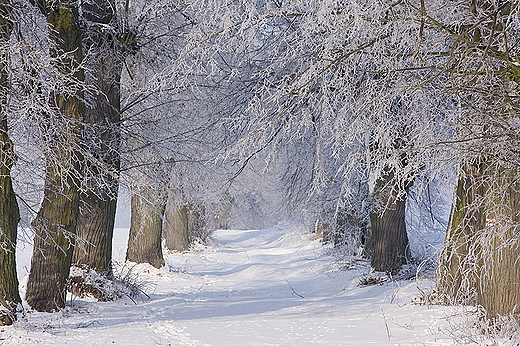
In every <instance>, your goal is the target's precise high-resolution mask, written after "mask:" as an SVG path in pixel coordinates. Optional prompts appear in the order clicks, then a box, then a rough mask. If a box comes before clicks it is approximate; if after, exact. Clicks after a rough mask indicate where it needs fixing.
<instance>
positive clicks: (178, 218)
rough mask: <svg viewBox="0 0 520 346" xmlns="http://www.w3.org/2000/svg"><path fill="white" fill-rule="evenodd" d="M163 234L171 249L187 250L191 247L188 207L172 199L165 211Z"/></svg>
mask: <svg viewBox="0 0 520 346" xmlns="http://www.w3.org/2000/svg"><path fill="white" fill-rule="evenodd" d="M163 235H164V239H165V246H166V248H167V249H168V250H171V251H187V250H188V249H189V247H190V241H189V237H188V208H187V207H186V205H181V206H179V205H177V203H175V201H173V200H172V199H170V200H169V201H168V203H167V204H166V209H165V212H164V225H163Z"/></svg>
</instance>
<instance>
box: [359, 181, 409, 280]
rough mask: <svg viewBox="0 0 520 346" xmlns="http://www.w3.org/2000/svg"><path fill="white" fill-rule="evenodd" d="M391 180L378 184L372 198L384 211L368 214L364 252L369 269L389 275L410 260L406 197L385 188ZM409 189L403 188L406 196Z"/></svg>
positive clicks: (388, 187) (390, 188) (389, 188)
mask: <svg viewBox="0 0 520 346" xmlns="http://www.w3.org/2000/svg"><path fill="white" fill-rule="evenodd" d="M390 180H391V178H390V177H388V178H386V179H385V178H383V179H382V181H380V182H378V184H376V185H379V186H376V188H375V191H374V197H375V198H376V199H377V200H378V201H379V202H380V203H381V204H382V206H383V208H384V210H383V213H382V214H380V213H379V212H378V211H372V212H371V213H370V224H371V227H370V231H369V232H368V234H367V239H366V250H367V253H368V255H369V257H370V260H371V264H372V267H373V268H374V269H375V270H377V271H382V272H392V271H395V270H398V269H400V268H401V266H402V265H403V264H406V263H407V262H408V261H409V259H410V248H409V243H408V234H407V233H406V222H405V211H406V196H400V197H398V192H397V191H396V190H395V189H393V188H392V187H391V186H387V182H389V181H390ZM407 192H408V188H406V193H407Z"/></svg>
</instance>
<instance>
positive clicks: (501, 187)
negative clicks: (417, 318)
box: [437, 161, 520, 318]
mask: <svg viewBox="0 0 520 346" xmlns="http://www.w3.org/2000/svg"><path fill="white" fill-rule="evenodd" d="M519 231H520V183H519V182H518V170H516V169H513V170H511V169H508V170H507V171H506V170H505V169H504V170H502V169H500V170H497V169H496V166H490V165H489V163H486V162H481V161H479V162H476V163H474V164H466V165H464V167H463V171H462V175H461V177H460V178H459V182H458V186H457V190H456V192H455V197H454V202H453V208H452V214H451V220H450V227H449V229H448V233H447V237H446V241H445V246H444V248H443V252H442V254H441V256H440V263H439V266H438V272H437V278H438V279H437V287H438V291H439V292H440V293H441V294H442V296H443V297H445V298H446V299H448V300H449V301H452V302H456V303H460V302H464V303H476V304H479V305H481V306H482V307H484V309H485V310H486V311H487V314H488V317H489V318H494V317H497V316H498V315H507V314H509V313H510V312H512V311H513V310H514V309H515V308H517V306H518V305H519V304H520V264H519V263H518V251H519V249H520V247H519V245H520V244H519V242H518V239H517V238H518V232H519ZM516 313H517V314H518V312H516Z"/></svg>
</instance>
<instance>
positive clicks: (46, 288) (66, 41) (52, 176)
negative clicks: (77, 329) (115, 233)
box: [26, 3, 84, 311]
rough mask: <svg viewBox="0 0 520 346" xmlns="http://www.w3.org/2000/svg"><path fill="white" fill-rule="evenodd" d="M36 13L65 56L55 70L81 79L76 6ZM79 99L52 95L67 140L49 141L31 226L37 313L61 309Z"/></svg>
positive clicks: (31, 296) (73, 212) (77, 172)
mask: <svg viewBox="0 0 520 346" xmlns="http://www.w3.org/2000/svg"><path fill="white" fill-rule="evenodd" d="M42 10H43V12H44V14H45V15H46V16H47V21H48V23H49V25H50V26H51V28H52V29H53V30H54V41H55V44H56V47H57V48H58V51H54V49H53V51H52V52H51V54H53V55H54V56H55V57H56V56H59V54H60V51H61V52H66V54H67V57H66V59H65V61H63V62H62V63H61V65H60V66H59V68H60V69H61V70H62V72H63V73H64V75H67V74H70V73H74V77H75V78H76V79H77V80H79V81H82V80H84V76H83V72H82V70H81V69H79V68H77V67H78V64H79V62H81V61H82V59H83V54H82V45H81V31H80V26H79V24H78V10H77V8H74V7H72V6H71V5H70V4H66V5H64V4H61V3H58V4H56V5H55V7H53V8H52V9H44V8H43V7H42ZM81 100H82V93H81V92H78V94H77V95H76V96H70V95H69V96H67V97H65V96H63V95H58V94H56V95H54V102H55V106H56V108H57V110H58V111H59V112H60V113H61V116H62V117H63V119H64V120H65V121H64V122H63V124H65V125H64V126H66V128H65V129H63V128H62V129H57V130H59V131H62V132H65V133H64V135H65V137H63V138H67V140H68V142H65V143H64V142H62V140H63V138H62V139H61V140H60V139H57V138H55V139H54V142H53V143H52V145H51V147H50V148H49V149H48V150H49V152H47V153H46V155H47V167H46V177H45V186H44V199H43V202H42V205H41V207H40V210H39V212H38V214H37V215H36V218H35V220H34V221H33V223H32V225H33V229H34V232H35V237H34V251H33V257H32V260H31V272H30V274H29V281H28V283H27V293H26V300H27V302H28V303H29V305H31V307H33V308H34V309H35V310H38V311H53V310H56V309H59V308H62V307H64V306H65V297H66V291H65V285H66V280H67V278H68V276H69V270H70V264H71V260H72V253H73V250H74V236H75V233H76V224H77V219H78V214H79V192H78V186H79V178H78V177H79V176H81V174H82V173H81V162H82V157H81V154H80V152H79V151H78V148H77V146H79V142H80V141H79V137H80V134H81V127H80V123H81V121H82V120H83V114H84V105H83V102H82V101H81ZM50 130H53V129H52V128H51V129H50ZM70 146H72V149H71V148H70ZM51 156H53V157H54V160H53V159H52V158H51ZM57 158H59V160H57Z"/></svg>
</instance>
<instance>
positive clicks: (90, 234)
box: [73, 1, 121, 275]
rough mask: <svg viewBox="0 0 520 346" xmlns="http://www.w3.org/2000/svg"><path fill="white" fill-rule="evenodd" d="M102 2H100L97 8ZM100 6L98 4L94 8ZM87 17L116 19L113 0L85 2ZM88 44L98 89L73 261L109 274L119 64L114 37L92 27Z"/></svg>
mask: <svg viewBox="0 0 520 346" xmlns="http://www.w3.org/2000/svg"><path fill="white" fill-rule="evenodd" d="M98 2H99V4H98ZM94 5H96V6H94ZM83 6H84V16H85V17H86V19H87V20H90V21H92V22H94V23H100V24H109V23H110V22H111V21H112V19H113V17H114V13H113V11H114V9H115V4H114V3H113V1H96V2H95V4H87V3H85V4H83ZM90 30H91V31H94V33H91V34H90V35H89V36H90V37H89V38H88V39H87V41H88V42H86V44H87V46H88V47H90V48H89V51H90V55H89V57H88V59H87V62H86V64H87V65H88V66H89V67H90V69H91V72H90V74H91V75H90V76H87V78H86V82H87V84H89V85H92V86H93V87H94V89H95V94H94V95H93V97H94V98H95V99H94V104H93V107H92V108H88V109H87V110H86V112H85V121H84V123H85V129H84V132H83V139H84V146H85V148H86V150H87V151H88V155H90V160H87V163H86V174H87V181H86V184H87V185H88V186H87V191H88V192H84V193H81V195H80V199H81V204H80V208H81V214H80V217H79V220H78V226H77V235H78V239H80V240H81V241H82V243H81V245H80V246H78V245H79V244H76V245H77V246H76V249H75V251H74V258H73V263H76V264H86V265H88V266H90V267H92V268H93V269H95V270H96V271H97V272H100V273H107V274H108V275H111V270H112V238H113V233H114V222H115V214H116V205H117V193H118V188H119V182H118V180H117V178H118V176H119V169H120V154H119V149H120V142H121V141H120V114H119V110H120V104H121V97H120V83H119V82H120V79H121V63H120V56H119V54H118V46H117V44H116V43H115V42H114V36H113V35H112V34H110V33H103V32H102V31H101V30H99V28H97V27H96V26H93V28H91V29H90Z"/></svg>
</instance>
